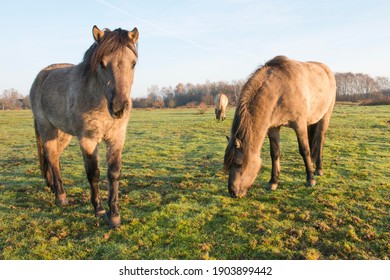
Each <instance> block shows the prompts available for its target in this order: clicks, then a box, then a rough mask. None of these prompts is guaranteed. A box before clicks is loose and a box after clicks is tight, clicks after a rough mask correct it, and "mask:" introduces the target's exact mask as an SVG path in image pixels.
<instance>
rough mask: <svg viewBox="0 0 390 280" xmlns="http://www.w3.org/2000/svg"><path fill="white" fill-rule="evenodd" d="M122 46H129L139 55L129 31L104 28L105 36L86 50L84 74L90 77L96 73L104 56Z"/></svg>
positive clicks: (83, 66) (83, 63) (83, 65)
mask: <svg viewBox="0 0 390 280" xmlns="http://www.w3.org/2000/svg"><path fill="white" fill-rule="evenodd" d="M121 47H128V48H129V49H130V50H131V51H132V52H133V53H134V54H135V55H136V56H138V52H137V48H136V46H135V44H134V43H133V41H132V40H131V39H130V38H129V35H128V31H127V30H123V29H121V28H118V29H115V30H114V31H111V30H109V29H104V36H103V37H102V38H101V39H100V40H99V41H98V42H95V43H93V44H92V46H91V47H90V48H89V49H88V50H87V51H86V52H85V54H84V58H83V61H82V62H81V64H82V76H83V77H84V78H87V79H88V78H89V77H90V76H91V75H92V74H93V73H95V71H96V69H97V67H98V65H99V63H100V61H101V60H102V58H103V57H104V56H105V55H107V54H109V53H112V52H115V51H117V50H118V49H119V48H121Z"/></svg>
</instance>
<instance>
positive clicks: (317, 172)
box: [315, 169, 324, 176]
mask: <svg viewBox="0 0 390 280" xmlns="http://www.w3.org/2000/svg"><path fill="white" fill-rule="evenodd" d="M315 175H317V176H323V175H324V171H322V169H317V170H316V172H315Z"/></svg>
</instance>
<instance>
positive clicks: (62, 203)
mask: <svg viewBox="0 0 390 280" xmlns="http://www.w3.org/2000/svg"><path fill="white" fill-rule="evenodd" d="M56 204H57V206H58V207H62V206H65V205H68V204H69V201H68V199H67V198H66V197H65V198H63V199H57V201H56Z"/></svg>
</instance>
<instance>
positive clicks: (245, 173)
mask: <svg viewBox="0 0 390 280" xmlns="http://www.w3.org/2000/svg"><path fill="white" fill-rule="evenodd" d="M228 141H229V142H228V146H227V147H226V151H225V160H224V165H225V170H226V171H227V173H228V174H229V180H228V189H229V193H230V195H231V196H232V197H238V198H241V197H244V196H245V195H246V193H247V192H248V190H249V189H250V188H251V186H252V184H253V182H254V181H255V179H256V177H257V174H258V172H259V170H260V167H261V159H260V156H259V154H258V153H257V152H252V151H251V150H250V147H248V146H245V145H248V144H247V143H246V144H243V143H242V142H241V141H240V140H239V139H238V138H234V139H233V137H232V138H230V139H228Z"/></svg>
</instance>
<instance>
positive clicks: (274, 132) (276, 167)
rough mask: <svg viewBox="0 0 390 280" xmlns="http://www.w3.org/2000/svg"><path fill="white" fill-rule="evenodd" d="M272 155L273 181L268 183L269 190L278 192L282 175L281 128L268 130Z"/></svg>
mask: <svg viewBox="0 0 390 280" xmlns="http://www.w3.org/2000/svg"><path fill="white" fill-rule="evenodd" d="M268 138H269V144H270V154H271V160H272V172H271V179H270V180H269V182H268V185H267V190H276V188H277V187H278V178H279V173H280V127H273V128H270V129H269V130H268Z"/></svg>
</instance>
